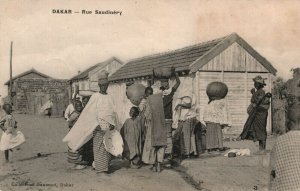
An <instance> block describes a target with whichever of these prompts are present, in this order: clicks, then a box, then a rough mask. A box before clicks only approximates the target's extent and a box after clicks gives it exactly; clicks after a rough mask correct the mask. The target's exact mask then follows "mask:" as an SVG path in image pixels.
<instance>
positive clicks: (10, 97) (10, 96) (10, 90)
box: [9, 42, 13, 105]
mask: <svg viewBox="0 0 300 191" xmlns="http://www.w3.org/2000/svg"><path fill="white" fill-rule="evenodd" d="M12 53H13V42H11V43H10V76H9V103H10V104H11V105H12V103H13V100H12V99H13V98H12Z"/></svg>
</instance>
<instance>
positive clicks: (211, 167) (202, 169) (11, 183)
mask: <svg viewBox="0 0 300 191" xmlns="http://www.w3.org/2000/svg"><path fill="white" fill-rule="evenodd" d="M16 118H17V121H18V125H19V129H20V130H21V131H22V132H23V133H24V134H25V136H26V139H27V141H26V143H25V144H23V145H22V146H21V147H20V150H14V151H13V153H12V155H11V161H12V162H11V163H4V156H3V153H1V157H0V158H1V159H0V190H1V191H7V190H42V191H46V190H87V191H98V190H99V191H100V190H101V191H110V190H114V191H119V190H120V191H121V190H122V191H123V190H129V191H135V190H136V191H140V190H142V191H152V190H155V191H160V190H161V191H165V190H173V191H175V190H187V191H189V190H253V189H254V188H259V189H258V190H265V189H266V185H267V179H266V178H265V177H266V173H267V171H266V168H265V167H264V166H263V165H261V166H259V160H260V159H259V158H257V157H252V158H251V157H248V158H239V159H238V158H236V159H235V161H233V160H228V158H225V157H223V156H214V157H213V156H210V157H202V158H198V159H193V160H192V159H190V160H185V161H183V162H182V165H181V166H179V167H176V168H175V169H172V170H167V169H165V170H163V171H162V172H161V173H159V174H157V173H154V172H152V171H151V170H149V168H150V166H144V167H142V168H141V169H129V168H128V162H127V161H122V160H121V159H116V160H113V162H112V170H113V171H114V172H113V173H112V174H109V175H96V174H95V172H94V171H93V170H92V169H91V168H87V169H84V170H72V169H71V167H72V165H71V164H69V163H68V162H67V153H66V151H67V147H66V145H65V144H64V143H63V142H62V141H61V140H62V138H63V137H64V136H65V135H66V134H67V132H68V129H67V126H66V122H65V121H64V119H62V118H50V119H49V118H42V117H37V116H26V115H16ZM237 144H241V145H242V146H243V147H249V148H251V150H252V151H254V150H255V149H256V145H254V144H252V143H249V142H243V143H236V142H235V143H232V142H229V143H227V145H229V146H231V147H236V145H237ZM251 144H252V145H251ZM38 153H40V156H38ZM255 186H256V187H255ZM257 186H258V187H257ZM222 188H224V189H222Z"/></svg>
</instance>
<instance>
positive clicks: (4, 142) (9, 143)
mask: <svg viewBox="0 0 300 191" xmlns="http://www.w3.org/2000/svg"><path fill="white" fill-rule="evenodd" d="M3 110H4V111H5V115H4V117H2V118H1V120H0V127H1V129H2V130H3V134H2V136H1V141H0V150H1V151H4V153H5V160H6V162H9V151H12V149H13V148H15V147H17V146H19V145H21V144H22V143H24V142H25V137H24V135H23V133H21V131H18V130H17V122H16V120H15V118H14V117H13V115H12V114H11V113H12V107H11V105H10V104H4V105H3Z"/></svg>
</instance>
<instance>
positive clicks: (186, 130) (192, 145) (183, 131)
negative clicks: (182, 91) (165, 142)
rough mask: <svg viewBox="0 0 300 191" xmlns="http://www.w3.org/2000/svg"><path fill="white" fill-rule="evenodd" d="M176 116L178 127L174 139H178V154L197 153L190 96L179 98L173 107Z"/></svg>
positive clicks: (194, 113)
mask: <svg viewBox="0 0 300 191" xmlns="http://www.w3.org/2000/svg"><path fill="white" fill-rule="evenodd" d="M175 111H176V113H175V114H176V116H177V117H178V119H177V121H178V127H177V129H176V130H175V135H174V140H175V141H176V140H178V139H179V143H180V155H181V156H184V157H189V156H190V155H191V154H194V155H197V149H196V139H195V133H194V131H195V126H196V123H197V119H196V115H197V114H196V111H195V109H194V108H193V107H192V98H191V97H190V96H183V97H181V98H179V103H178V104H177V106H176V107H175Z"/></svg>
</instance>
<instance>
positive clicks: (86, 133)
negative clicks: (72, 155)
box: [63, 92, 121, 151]
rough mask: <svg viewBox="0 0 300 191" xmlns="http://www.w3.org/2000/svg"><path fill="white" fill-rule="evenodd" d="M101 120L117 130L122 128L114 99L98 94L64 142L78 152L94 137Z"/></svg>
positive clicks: (90, 101) (95, 94)
mask: <svg viewBox="0 0 300 191" xmlns="http://www.w3.org/2000/svg"><path fill="white" fill-rule="evenodd" d="M100 119H102V120H104V121H106V122H108V123H109V124H111V125H113V126H115V127H116V128H117V129H119V128H120V126H121V125H120V123H119V119H118V116H117V113H116V109H115V104H114V101H113V99H112V97H111V96H110V95H103V94H100V93H98V92H97V93H94V94H93V95H92V97H91V98H90V100H89V102H88V104H87V105H86V106H85V108H84V110H83V111H82V112H81V114H80V117H79V118H78V120H77V122H76V123H75V125H74V126H73V127H72V129H71V130H70V131H69V133H68V134H67V135H66V136H65V138H64V139H63V142H67V144H68V146H69V147H70V148H71V149H72V150H73V151H76V150H77V149H79V148H80V147H81V146H83V145H84V144H85V143H86V142H88V141H89V140H90V139H91V138H92V137H93V131H94V130H95V128H96V127H97V126H98V125H99V124H100ZM103 130H107V129H103Z"/></svg>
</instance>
